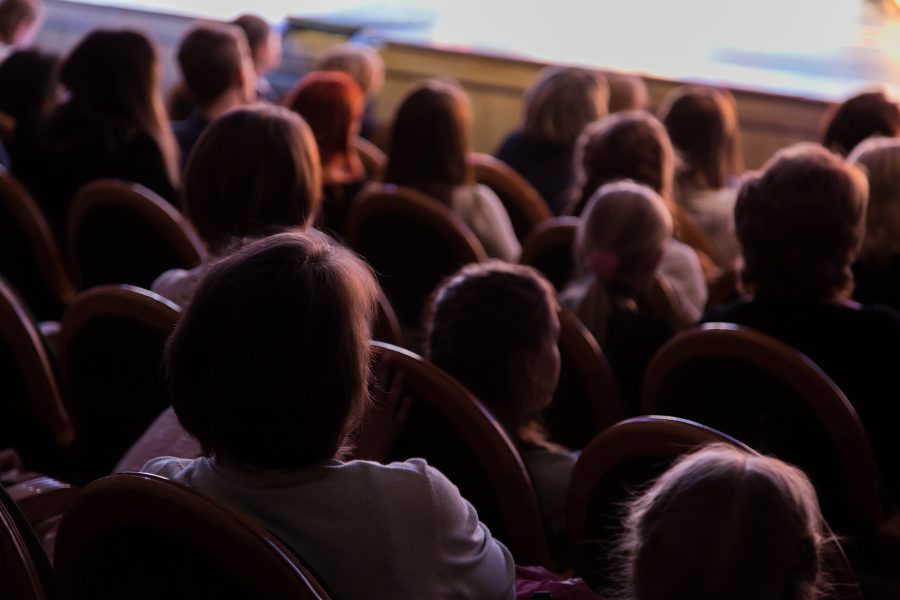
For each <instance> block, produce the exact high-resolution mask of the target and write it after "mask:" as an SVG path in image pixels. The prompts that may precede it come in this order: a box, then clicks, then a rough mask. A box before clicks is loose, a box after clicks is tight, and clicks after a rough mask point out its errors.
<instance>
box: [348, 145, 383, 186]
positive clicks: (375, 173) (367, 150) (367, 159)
mask: <svg viewBox="0 0 900 600" xmlns="http://www.w3.org/2000/svg"><path fill="white" fill-rule="evenodd" d="M353 147H354V148H355V149H356V153H357V154H359V160H360V162H362V164H363V168H364V169H365V170H366V176H367V177H368V179H371V180H376V179H378V178H380V177H381V175H382V173H384V169H385V167H387V156H385V155H384V152H382V151H381V148H379V147H378V146H376V145H375V144H373V143H372V142H370V141H369V140H367V139H365V138H362V137H359V136H357V137H356V138H355V139H354V140H353Z"/></svg>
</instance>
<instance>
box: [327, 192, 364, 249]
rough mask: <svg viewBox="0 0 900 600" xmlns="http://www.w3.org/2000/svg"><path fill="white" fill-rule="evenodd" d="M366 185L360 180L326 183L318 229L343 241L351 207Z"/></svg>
mask: <svg viewBox="0 0 900 600" xmlns="http://www.w3.org/2000/svg"><path fill="white" fill-rule="evenodd" d="M365 184H366V181H365V180H360V181H353V182H350V183H326V184H325V185H324V186H322V210H321V212H320V213H319V218H318V219H317V220H316V227H317V228H319V229H321V230H322V231H325V232H327V233H328V234H329V235H331V236H332V237H333V238H334V239H336V240H341V239H343V237H344V234H345V232H346V227H347V215H348V214H349V212H350V207H351V206H352V204H353V200H354V199H355V198H356V195H357V194H359V192H360V190H362V188H363V187H364V186H365Z"/></svg>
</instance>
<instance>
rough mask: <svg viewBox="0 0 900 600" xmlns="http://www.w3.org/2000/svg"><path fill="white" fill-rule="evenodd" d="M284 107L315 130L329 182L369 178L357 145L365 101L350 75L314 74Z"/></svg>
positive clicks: (327, 72)
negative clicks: (360, 158)
mask: <svg viewBox="0 0 900 600" xmlns="http://www.w3.org/2000/svg"><path fill="white" fill-rule="evenodd" d="M284 105H285V106H287V107H288V108H290V109H291V110H293V111H294V112H296V113H297V114H299V115H300V116H301V117H303V119H304V120H305V121H306V122H307V124H308V125H309V127H310V129H312V132H313V135H314V136H315V138H316V144H317V145H318V147H319V159H320V160H321V164H322V169H323V175H324V177H325V180H326V182H331V181H337V182H339V181H341V180H348V179H361V178H362V177H363V176H364V175H365V171H364V169H363V166H362V163H361V162H360V160H359V156H358V154H357V152H356V146H355V145H354V140H355V139H356V136H357V135H358V134H359V127H360V122H361V120H362V115H363V109H364V108H365V107H364V100H363V94H362V91H361V90H360V89H359V86H358V85H356V82H355V81H353V79H352V78H351V77H350V76H349V75H347V74H346V73H341V72H339V71H314V72H312V73H310V74H308V75H306V76H305V77H304V78H303V79H301V80H300V82H299V83H298V84H297V87H295V88H294V90H293V91H292V92H291V93H290V94H288V97H287V98H286V99H285V101H284Z"/></svg>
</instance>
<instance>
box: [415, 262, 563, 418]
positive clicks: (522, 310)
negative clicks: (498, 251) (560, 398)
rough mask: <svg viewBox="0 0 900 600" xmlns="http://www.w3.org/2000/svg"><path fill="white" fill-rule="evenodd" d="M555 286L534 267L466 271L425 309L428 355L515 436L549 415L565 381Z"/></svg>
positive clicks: (502, 266)
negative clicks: (561, 380)
mask: <svg viewBox="0 0 900 600" xmlns="http://www.w3.org/2000/svg"><path fill="white" fill-rule="evenodd" d="M557 311H558V306H557V303H556V298H555V293H554V291H553V286H551V285H550V283H548V282H547V280H546V279H544V277H543V276H541V275H540V274H539V273H538V272H537V271H535V270H534V269H533V268H531V267H527V266H523V265H512V264H508V263H503V262H499V261H491V262H487V263H482V264H472V265H468V266H466V267H463V268H462V269H461V270H460V271H459V272H458V273H456V274H455V275H453V276H451V277H450V278H448V279H447V280H446V281H444V283H443V284H441V286H440V287H439V288H438V289H437V290H436V291H435V292H434V294H433V295H432V297H431V299H430V301H429V303H428V306H427V307H426V309H425V313H424V314H425V321H424V325H425V328H424V329H425V339H426V354H427V356H428V357H429V358H430V359H431V361H432V362H433V363H434V364H436V365H437V366H439V367H441V368H442V369H444V370H445V371H447V372H448V373H450V374H451V375H453V376H454V377H456V378H457V379H458V380H459V381H460V382H462V383H463V385H465V386H466V387H467V388H469V390H471V391H472V393H473V394H475V396H476V397H477V398H479V399H480V400H481V401H482V402H484V403H485V404H486V405H487V406H488V407H489V408H490V409H491V411H493V412H494V414H495V415H496V416H497V418H498V419H500V421H501V422H502V423H503V424H504V425H505V426H506V427H507V429H509V430H510V431H511V432H512V433H513V434H514V435H515V434H516V433H517V428H518V427H520V426H522V425H524V424H525V423H526V422H527V421H528V420H529V419H530V418H532V417H534V416H536V415H537V414H538V413H540V411H541V410H543V409H544V408H546V406H547V405H548V404H549V403H550V400H551V399H552V397H553V392H554V390H555V389H556V383H557V380H558V379H559V364H560V358H559V350H558V349H557V346H556V344H557V338H558V337H559V319H558V317H557Z"/></svg>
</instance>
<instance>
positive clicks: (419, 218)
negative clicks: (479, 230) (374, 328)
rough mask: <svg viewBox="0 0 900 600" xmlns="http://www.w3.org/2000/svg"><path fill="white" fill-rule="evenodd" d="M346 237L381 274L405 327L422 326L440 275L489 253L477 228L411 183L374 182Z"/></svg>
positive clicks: (356, 207)
mask: <svg viewBox="0 0 900 600" xmlns="http://www.w3.org/2000/svg"><path fill="white" fill-rule="evenodd" d="M346 240H347V243H348V244H349V245H350V247H352V248H353V249H354V250H356V251H357V252H359V253H360V254H362V255H363V256H364V257H365V258H366V260H368V261H369V264H371V265H372V267H373V268H374V269H375V272H376V273H377V274H378V279H379V281H380V283H381V286H382V288H383V289H384V291H385V293H386V294H387V296H388V298H389V299H390V301H391V303H392V304H393V306H394V308H395V309H396V311H397V316H398V317H399V319H400V322H401V323H402V324H403V325H404V326H405V327H417V326H418V324H419V318H420V315H421V312H422V307H423V305H424V304H425V300H426V299H427V298H428V296H429V294H431V292H432V290H433V289H434V288H435V287H436V286H437V285H438V283H440V281H441V280H442V279H443V278H444V277H447V276H448V275H451V274H453V273H455V272H456V271H457V270H459V268H460V267H461V266H463V265H465V264H468V263H471V262H480V261H482V260H485V258H486V254H485V252H484V248H483V247H482V246H481V243H480V242H479V241H478V239H477V238H476V237H475V234H473V233H472V231H471V230H470V229H469V228H468V227H467V226H466V225H465V223H463V222H462V220H460V218H459V217H457V216H456V215H455V214H453V212H451V211H450V209H448V208H447V207H446V206H444V205H443V204H442V203H441V202H440V201H438V200H436V199H433V198H430V197H428V196H426V195H424V194H421V193H419V192H416V191H415V190H411V189H408V188H401V187H397V186H394V185H373V186H370V187H369V188H367V189H366V190H363V192H362V193H361V194H360V196H359V197H358V198H357V200H356V202H354V203H353V206H352V208H351V209H350V214H349V217H348V222H347V237H346Z"/></svg>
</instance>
